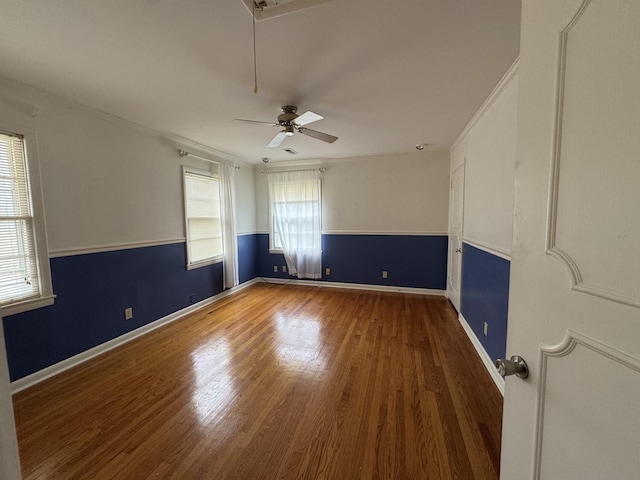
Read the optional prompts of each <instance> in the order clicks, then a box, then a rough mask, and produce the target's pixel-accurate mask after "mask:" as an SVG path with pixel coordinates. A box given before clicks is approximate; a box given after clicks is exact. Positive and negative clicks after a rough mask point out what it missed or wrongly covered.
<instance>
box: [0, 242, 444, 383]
mask: <svg viewBox="0 0 640 480" xmlns="http://www.w3.org/2000/svg"><path fill="white" fill-rule="evenodd" d="M323 249H324V253H323V265H324V266H323V273H324V268H326V267H328V268H330V269H331V275H330V276H324V277H323V280H325V281H333V282H345V283H359V284H370V285H389V286H398V287H414V288H428V289H437V290H444V289H445V286H446V266H447V237H446V236H414V235H411V236H408V235H324V236H323ZM50 262H51V274H52V278H53V288H54V293H55V294H56V295H57V298H56V301H55V303H54V305H52V306H49V307H44V308H40V309H37V310H33V311H30V312H25V313H21V314H18V315H12V316H9V317H6V318H4V319H3V325H4V331H5V338H6V347H7V356H8V360H9V371H10V376H11V380H12V381H15V380H18V379H20V378H23V377H25V376H27V375H30V374H32V373H35V372H37V371H39V370H42V369H44V368H46V367H49V366H51V365H54V364H56V363H58V362H61V361H63V360H66V359H68V358H70V357H72V356H74V355H77V354H79V353H82V352H84V351H86V350H89V349H91V348H93V347H95V346H98V345H100V344H102V343H105V342H108V341H109V340H113V339H114V338H117V337H119V336H121V335H124V334H125V333H128V332H130V331H132V330H135V329H137V328H139V327H141V326H143V325H146V324H149V323H151V322H153V321H155V320H158V319H160V318H163V317H165V316H167V315H169V314H171V313H174V312H176V311H178V310H181V309H183V308H185V307H187V306H189V305H191V304H193V303H197V302H199V301H201V300H204V299H207V298H209V297H212V296H214V295H216V294H218V293H220V292H222V291H223V283H222V263H217V264H214V265H209V266H206V267H201V268H197V269H193V270H187V269H186V268H185V265H186V250H185V244H184V243H176V244H169V245H159V246H151V247H143V248H131V249H126V250H116V251H110V252H101V253H88V254H82V255H71V256H65V257H58V258H53V259H51V261H50ZM285 265H286V263H285V261H284V256H283V255H281V254H271V253H269V235H268V234H250V235H239V236H238V270H239V271H238V276H239V280H240V283H244V282H247V281H249V280H251V279H253V278H256V277H269V278H291V277H290V276H289V275H288V273H284V272H283V269H282V267H283V266H285ZM274 266H277V267H278V272H277V273H275V272H274ZM383 270H386V271H387V272H388V278H386V279H383V278H382V271H383ZM128 307H131V308H132V309H133V318H132V319H131V320H125V319H124V309H125V308H128Z"/></svg>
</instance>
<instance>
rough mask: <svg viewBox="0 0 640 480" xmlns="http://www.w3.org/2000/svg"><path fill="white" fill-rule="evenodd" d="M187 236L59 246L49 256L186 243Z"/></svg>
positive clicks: (55, 256) (66, 255)
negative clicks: (108, 243)
mask: <svg viewBox="0 0 640 480" xmlns="http://www.w3.org/2000/svg"><path fill="white" fill-rule="evenodd" d="M186 241H187V239H186V238H184V237H180V238H168V239H166V240H154V241H149V242H130V243H115V244H111V245H96V246H92V247H75V248H58V249H55V250H51V251H50V252H49V258H57V257H70V256H72V255H85V254H88V253H103V252H112V251H116V250H130V249H133V248H144V247H157V246H160V245H172V244H174V243H185V242H186Z"/></svg>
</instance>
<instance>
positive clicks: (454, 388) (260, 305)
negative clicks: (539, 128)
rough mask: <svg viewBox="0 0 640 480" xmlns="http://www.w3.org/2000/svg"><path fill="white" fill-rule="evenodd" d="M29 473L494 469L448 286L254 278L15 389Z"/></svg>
mask: <svg viewBox="0 0 640 480" xmlns="http://www.w3.org/2000/svg"><path fill="white" fill-rule="evenodd" d="M14 408H15V415H16V424H17V431H18V440H19V445H20V454H21V462H22V469H23V478H24V479H64V480H69V479H82V480H86V479H91V478H96V479H135V480H145V479H157V478H163V479H189V480H191V479H242V480H251V479H280V478H283V479H339V480H343V479H345V480H346V479H423V478H430V479H450V478H451V479H464V480H467V479H496V478H498V468H499V453H500V430H501V417H502V397H501V396H500V394H499V392H498V390H497V389H496V387H495V385H494V384H493V382H492V380H491V378H490V377H489V374H488V373H487V372H486V370H485V369H484V367H483V366H482V363H481V361H480V359H479V357H478V356H477V354H476V352H475V350H474V349H473V347H472V345H471V343H470V342H469V340H468V339H467V337H466V336H465V334H464V332H463V331H462V328H461V327H460V325H459V323H458V321H457V318H456V313H455V311H454V310H453V308H452V307H451V306H450V305H449V303H448V301H447V300H446V299H444V298H442V297H431V296H421V295H406V294H395V293H380V292H366V291H357V290H340V289H332V288H317V287H301V286H291V285H270V284H256V285H253V286H251V287H248V288H246V289H244V290H242V291H240V292H237V293H236V294H234V295H232V296H230V297H227V298H225V299H224V300H221V301H219V302H217V303H215V304H213V305H212V306H210V307H208V308H206V309H204V310H201V311H199V312H197V313H195V314H193V315H191V316H189V317H186V318H184V319H181V320H179V321H176V322H174V323H172V324H169V325H167V326H165V327H162V328H161V329H158V330H156V331H153V332H151V333H149V334H148V335H146V336H144V337H141V338H139V339H137V340H135V341H133V342H131V343H128V344H126V345H124V346H122V347H120V348H118V349H116V350H113V351H111V352H108V353H106V354H104V355H102V356H100V357H98V358H96V359H94V360H92V361H90V362H87V363H85V364H83V365H81V366H79V367H77V368H75V369H73V370H70V371H67V372H65V373H63V374H61V375H59V376H57V377H55V378H52V379H50V380H48V381H45V382H43V383H40V384H38V385H36V386H34V387H32V388H29V389H28V390H25V391H23V392H20V393H18V394H16V395H15V396H14Z"/></svg>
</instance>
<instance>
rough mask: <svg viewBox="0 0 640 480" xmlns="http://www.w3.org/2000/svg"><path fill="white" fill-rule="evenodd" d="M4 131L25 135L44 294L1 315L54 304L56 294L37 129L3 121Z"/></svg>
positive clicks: (1, 310)
mask: <svg viewBox="0 0 640 480" xmlns="http://www.w3.org/2000/svg"><path fill="white" fill-rule="evenodd" d="M0 131H2V132H3V133H6V134H7V135H19V136H21V137H22V142H23V144H24V149H25V153H26V155H25V156H26V163H27V175H28V182H29V190H30V193H31V204H32V207H33V229H34V243H35V253H36V263H37V268H38V277H39V282H40V295H39V296H38V297H36V298H30V299H26V300H21V301H18V302H15V303H12V304H8V305H5V306H3V307H0V316H2V317H7V316H9V315H15V314H17V313H23V312H27V311H29V310H34V309H37V308H41V307H46V306H49V305H53V303H54V300H55V298H56V296H55V295H54V293H53V282H52V280H51V264H50V261H49V244H48V240H47V229H46V221H45V211H44V195H43V191H42V181H41V175H40V159H39V157H38V136H37V132H36V130H34V129H31V128H27V127H23V126H19V125H13V124H7V123H1V122H0Z"/></svg>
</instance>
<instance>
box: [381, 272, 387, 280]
mask: <svg viewBox="0 0 640 480" xmlns="http://www.w3.org/2000/svg"><path fill="white" fill-rule="evenodd" d="M382 278H387V271H386V270H383V271H382Z"/></svg>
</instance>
